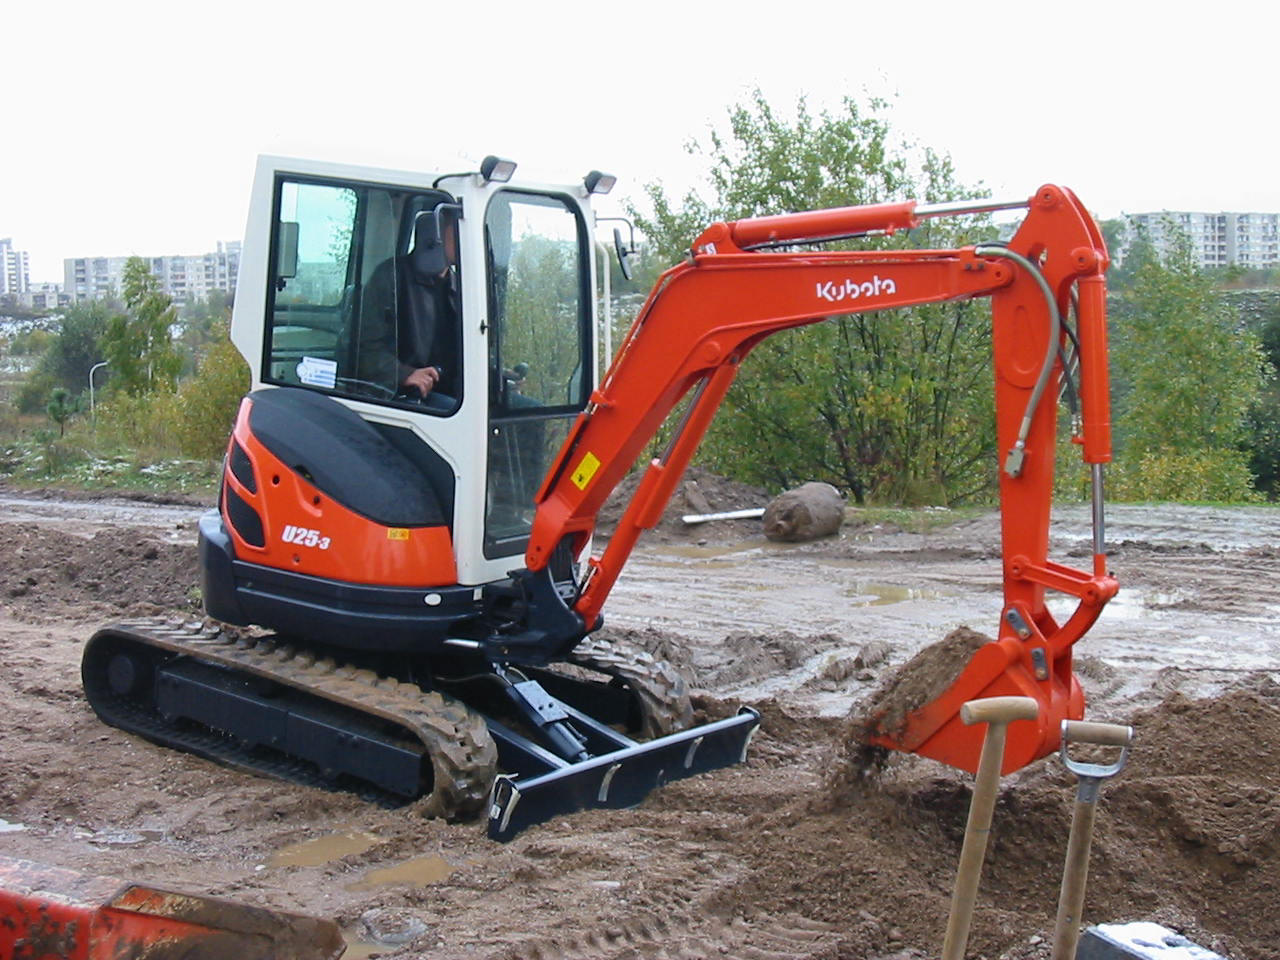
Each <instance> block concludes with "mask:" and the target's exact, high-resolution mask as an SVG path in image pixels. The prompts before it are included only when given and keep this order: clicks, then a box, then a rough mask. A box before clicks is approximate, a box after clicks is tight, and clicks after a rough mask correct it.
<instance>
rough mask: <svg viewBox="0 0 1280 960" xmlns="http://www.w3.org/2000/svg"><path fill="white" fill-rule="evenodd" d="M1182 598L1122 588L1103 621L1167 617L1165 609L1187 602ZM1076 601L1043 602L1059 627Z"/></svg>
mask: <svg viewBox="0 0 1280 960" xmlns="http://www.w3.org/2000/svg"><path fill="white" fill-rule="evenodd" d="M1186 599H1187V597H1186V595H1185V594H1183V593H1180V592H1178V591H1168V592H1164V591H1156V592H1153V593H1141V592H1139V591H1137V590H1134V589H1133V588H1131V587H1130V588H1125V589H1123V590H1121V591H1120V592H1119V593H1117V594H1116V595H1115V596H1114V597H1112V598H1111V599H1110V600H1108V601H1107V605H1106V606H1105V607H1103V608H1102V619H1103V621H1107V622H1114V621H1117V620H1124V621H1129V620H1146V619H1150V618H1153V617H1155V618H1159V617H1167V616H1168V614H1167V613H1166V612H1165V611H1166V610H1167V608H1169V607H1173V606H1176V605H1177V604H1179V603H1182V602H1183V601H1184V600H1186ZM1077 603H1078V601H1076V600H1072V599H1070V598H1064V597H1061V596H1057V597H1050V598H1046V600H1045V605H1046V606H1047V607H1048V608H1049V612H1050V613H1052V614H1053V615H1054V616H1055V617H1056V618H1057V619H1058V622H1059V623H1062V622H1063V621H1064V620H1065V619H1066V618H1067V617H1069V616H1071V614H1073V613H1074V612H1075V609H1076V606H1077Z"/></svg>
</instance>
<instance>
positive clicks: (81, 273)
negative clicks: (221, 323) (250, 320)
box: [62, 240, 240, 303]
mask: <svg viewBox="0 0 1280 960" xmlns="http://www.w3.org/2000/svg"><path fill="white" fill-rule="evenodd" d="M129 259H130V258H129V257H77V258H71V259H67V260H63V261H62V267H63V283H62V288H63V291H64V292H65V293H66V294H67V296H69V297H70V298H71V300H72V301H73V302H75V303H79V302H80V301H82V300H99V299H107V298H112V297H119V296H120V292H121V278H122V277H123V276H124V266H125V264H126V263H128V262H129ZM142 259H143V260H145V261H146V263H147V266H148V267H150V268H151V272H152V274H154V275H155V277H156V278H157V279H158V280H159V281H160V286H161V289H162V290H163V291H164V292H165V294H166V295H168V296H169V297H170V298H171V299H172V300H173V301H174V302H175V303H187V302H188V301H191V300H204V299H207V298H208V296H209V294H210V293H212V292H214V291H215V290H218V291H222V292H223V293H229V294H233V293H235V290H236V274H237V272H238V271H239V269H240V241H239V240H232V241H228V242H226V243H221V242H220V243H219V244H218V248H217V250H215V251H213V252H212V253H200V254H194V255H190V256H183V255H172V256H167V257H143V258H142Z"/></svg>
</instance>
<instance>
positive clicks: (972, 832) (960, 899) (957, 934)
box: [942, 697, 1040, 960]
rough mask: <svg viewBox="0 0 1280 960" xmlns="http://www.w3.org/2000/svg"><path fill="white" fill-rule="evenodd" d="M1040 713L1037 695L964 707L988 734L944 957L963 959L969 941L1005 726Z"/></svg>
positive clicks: (965, 717) (963, 714) (967, 719)
mask: <svg viewBox="0 0 1280 960" xmlns="http://www.w3.org/2000/svg"><path fill="white" fill-rule="evenodd" d="M1039 714H1040V705H1039V704H1038V703H1037V702H1036V701H1035V699H1033V698H1032V697H987V698H985V699H983V700H970V701H969V702H968V703H966V704H965V705H964V706H962V707H961V708H960V719H961V720H962V721H963V722H964V723H965V724H967V725H969V726H972V725H973V724H975V723H985V724H987V733H986V737H985V738H984V739H983V742H982V756H981V758H980V759H979V761H978V772H977V775H976V776H975V777H974V781H973V798H972V799H971V800H970V801H969V820H968V822H967V823H966V824H965V827H964V844H963V845H962V846H961V848H960V865H959V867H958V868H957V870H956V885H955V890H954V892H953V893H952V895H951V915H950V916H949V917H948V918H947V933H946V937H945V939H944V940H943V943H942V960H963V958H964V950H965V946H966V945H967V944H968V942H969V925H970V923H971V922H972V920H973V908H974V905H975V904H976V903H977V900H978V881H979V879H980V878H981V876H982V861H983V859H984V858H985V857H986V855H987V838H988V836H989V834H990V833H991V819H992V816H993V814H994V813H995V806H996V792H997V790H998V788H999V786H1000V767H1001V766H1002V765H1003V761H1004V744H1005V733H1006V728H1007V727H1008V726H1009V724H1010V723H1012V722H1013V721H1014V720H1034V719H1035V718H1036V717H1037V716H1039Z"/></svg>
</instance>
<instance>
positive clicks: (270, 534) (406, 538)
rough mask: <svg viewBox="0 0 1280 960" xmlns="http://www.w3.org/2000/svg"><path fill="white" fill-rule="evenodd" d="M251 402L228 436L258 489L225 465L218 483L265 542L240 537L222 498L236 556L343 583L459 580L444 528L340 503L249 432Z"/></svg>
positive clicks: (414, 584)
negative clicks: (252, 513) (257, 522)
mask: <svg viewBox="0 0 1280 960" xmlns="http://www.w3.org/2000/svg"><path fill="white" fill-rule="evenodd" d="M252 403H253V401H252V399H250V398H247V397H246V398H245V400H244V401H242V403H241V405H240V413H239V415H238V416H237V418H236V425H235V429H234V431H233V432H232V438H233V440H234V442H237V443H239V444H240V447H241V449H243V450H244V452H245V454H246V456H247V457H248V459H249V463H250V464H251V466H252V468H253V474H254V480H255V483H256V486H257V492H252V491H250V490H249V489H248V487H246V486H245V485H244V484H242V483H241V482H240V481H239V480H238V479H237V478H236V476H235V474H234V473H232V471H230V470H227V471H224V482H225V483H226V485H227V487H228V488H229V489H232V490H234V491H235V492H236V495H237V496H239V497H240V498H241V499H243V500H244V501H245V502H246V503H247V504H249V505H250V506H251V507H253V509H254V510H256V511H257V513H258V517H259V518H260V519H261V521H262V528H263V533H264V536H265V543H264V545H263V546H255V545H254V544H252V543H249V542H247V541H246V540H245V539H244V538H243V536H241V533H240V531H238V530H236V528H235V525H234V524H233V523H232V522H231V519H230V517H229V516H228V514H227V505H226V502H225V495H224V502H223V503H222V504H220V508H221V510H222V517H223V523H224V524H225V525H226V527H227V530H228V531H229V533H230V535H231V539H232V542H233V543H234V545H235V551H236V556H237V557H239V558H241V559H242V560H248V561H250V562H252V563H259V564H262V565H263V566H267V567H276V568H278V569H280V570H290V571H293V572H294V573H304V574H309V575H311V576H315V577H325V578H327V579H331V580H339V581H342V582H345V583H361V584H376V585H378V586H391V587H446V586H452V585H454V584H456V583H457V582H458V572H457V565H456V563H455V562H454V556H453V541H452V538H451V537H450V535H449V528H448V527H446V526H434V527H388V526H384V525H383V524H380V523H377V522H375V521H373V520H370V519H368V518H367V517H363V516H361V515H360V514H358V513H356V512H355V511H353V510H350V509H348V508H347V507H344V506H343V505H342V504H340V503H338V502H337V501H336V500H334V499H332V498H331V497H329V496H327V495H326V494H325V493H324V492H323V491H321V490H318V489H316V487H315V486H314V485H312V484H310V483H308V482H307V481H306V480H304V479H303V478H302V477H301V476H300V475H299V474H298V473H297V472H295V471H294V470H293V469H292V468H291V467H288V466H286V465H285V464H284V463H282V462H281V461H280V459H279V458H278V457H276V456H275V455H274V454H273V453H272V452H271V451H270V450H268V449H267V448H266V447H265V446H264V445H263V444H262V443H261V442H260V441H258V439H257V438H256V437H254V436H253V432H252V430H251V429H250V427H249V408H250V406H251V405H252Z"/></svg>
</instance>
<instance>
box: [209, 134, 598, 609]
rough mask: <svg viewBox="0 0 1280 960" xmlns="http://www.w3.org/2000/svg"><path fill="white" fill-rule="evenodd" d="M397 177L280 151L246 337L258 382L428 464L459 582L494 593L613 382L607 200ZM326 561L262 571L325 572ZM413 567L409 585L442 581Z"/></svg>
mask: <svg viewBox="0 0 1280 960" xmlns="http://www.w3.org/2000/svg"><path fill="white" fill-rule="evenodd" d="M321 170H323V171H324V172H323V173H322V172H320V171H321ZM388 179H389V178H388V176H387V174H386V173H385V172H380V171H366V170H356V169H351V168H337V167H333V166H328V165H325V166H323V167H322V166H320V165H316V164H309V163H289V162H285V161H279V160H275V159H272V158H264V159H263V161H262V163H261V164H260V166H259V174H258V182H257V184H256V185H255V199H254V204H253V210H252V212H251V224H250V227H249V230H248V233H247V238H246V247H245V249H244V251H243V254H242V259H243V261H244V262H245V263H246V265H247V266H246V269H245V274H246V275H245V276H242V278H241V281H240V285H239V293H238V297H237V301H238V302H237V308H236V313H235V316H234V319H233V322H232V339H233V341H234V342H235V343H236V345H237V346H238V347H239V348H240V350H241V352H242V353H243V354H244V355H245V357H246V358H250V363H251V366H252V367H253V373H254V381H253V385H254V388H255V389H258V388H263V387H266V388H271V387H293V388H299V389H302V390H308V391H311V392H312V393H314V394H317V395H323V396H326V397H329V398H331V399H333V400H335V401H337V402H338V403H339V404H341V405H343V406H344V407H346V408H347V409H349V410H351V411H353V412H354V413H356V414H357V415H358V416H360V417H361V418H362V419H364V420H365V421H366V422H368V423H370V424H371V425H372V427H373V429H375V430H377V431H378V432H379V433H380V434H381V435H382V436H383V437H384V438H385V439H387V441H388V442H389V443H390V444H391V445H392V446H394V447H395V448H396V449H397V450H398V451H399V452H400V453H402V454H404V455H405V456H406V457H407V458H408V459H409V461H410V462H411V463H412V464H413V466H414V467H415V468H416V469H417V470H418V471H419V472H420V473H421V474H422V476H423V484H424V485H425V486H426V487H427V488H428V489H429V491H430V493H431V494H432V495H433V496H434V497H435V499H436V500H437V501H438V502H439V504H440V507H441V512H442V513H443V514H444V525H445V526H446V527H447V528H448V533H449V549H448V551H447V552H448V553H449V554H451V555H452V556H451V561H452V564H453V565H455V567H456V577H455V578H453V579H454V580H455V582H456V583H457V584H460V585H476V586H478V585H482V584H486V583H490V582H493V581H495V580H498V579H500V578H502V577H503V576H505V575H506V573H507V571H508V570H509V569H510V568H511V567H512V566H513V565H515V562H514V561H513V559H512V558H515V557H518V556H519V555H520V554H522V553H523V552H524V548H525V545H526V543H527V539H528V536H529V528H530V524H531V522H532V501H533V494H534V493H535V492H536V490H537V487H538V485H539V484H540V483H541V480H542V475H543V472H544V471H545V469H546V465H547V463H549V462H550V460H551V457H552V455H553V454H554V453H555V451H556V449H558V447H559V445H560V444H561V443H562V442H563V440H564V437H565V435H566V434H567V432H568V427H569V424H570V423H571V422H572V420H573V418H574V417H575V416H577V414H578V413H579V412H580V411H581V410H582V409H583V407H584V406H585V404H586V401H587V398H588V396H589V395H590V391H591V390H592V389H593V387H594V380H595V370H596V352H595V340H594V302H593V298H592V290H593V280H594V274H593V268H594V258H593V256H592V245H591V239H590V234H589V225H590V224H591V211H590V207H589V203H588V200H589V196H590V195H589V194H587V193H586V191H585V190H584V189H582V188H581V187H579V188H578V189H577V190H574V189H573V188H564V187H549V186H520V187H515V186H512V185H509V184H507V183H502V182H498V181H496V180H486V179H485V178H483V177H482V176H480V175H475V174H472V175H461V176H457V177H438V178H432V177H429V176H413V175H409V174H405V175H396V176H395V178H394V181H393V182H388ZM263 267H267V268H268V270H267V272H266V273H260V271H261V270H262V268H263ZM264 318H265V322H264ZM415 369H416V370H421V369H429V370H431V371H433V372H432V374H431V380H432V386H431V389H430V392H428V393H425V394H424V393H423V392H421V390H420V389H419V388H416V387H414V386H412V385H409V384H407V383H406V382H405V380H406V377H408V376H409V375H411V373H412V371H414V370H415ZM480 437H485V438H487V442H485V443H483V444H481V443H478V442H477V440H478V438H480ZM331 456H332V457H333V458H334V459H335V460H338V459H341V456H342V453H341V451H337V450H334V451H332V453H331ZM290 466H296V465H294V464H291V465H290ZM481 477H483V478H484V480H483V482H482V483H477V482H476V479H477V478H481ZM464 478H465V479H464ZM232 484H233V487H234V486H235V482H234V480H233V481H232ZM236 493H237V495H243V494H242V491H240V490H239V489H237V490H236ZM300 519H302V518H300ZM296 525H297V526H299V527H303V528H308V529H310V528H312V527H313V526H314V524H312V523H309V522H307V523H301V522H299V523H298V524H296ZM231 534H232V537H233V539H234V538H235V531H234V530H233V531H231ZM321 536H322V537H323V536H330V539H331V540H332V537H331V535H329V534H327V533H326V532H325V531H321ZM404 542H406V541H396V540H394V539H393V540H391V541H390V543H389V544H382V543H379V544H378V546H379V547H380V548H382V549H383V551H384V552H389V553H393V552H394V551H396V550H398V549H400V550H402V549H403V548H401V547H399V546H398V544H400V543H404ZM236 545H237V547H238V548H239V549H240V550H241V551H242V552H243V551H247V550H250V549H252V548H253V545H251V544H248V543H247V542H244V541H239V542H237V544H236ZM335 546H336V545H335ZM316 559H317V558H316V556H315V555H314V552H313V553H310V554H308V553H305V552H299V551H292V552H287V553H285V554H281V555H280V556H279V557H270V558H267V557H264V558H263V562H264V563H265V564H266V565H268V566H273V567H275V568H277V569H282V570H288V571H290V572H295V573H299V574H310V573H314V572H317V571H318V570H319V569H320V568H319V567H317V565H316ZM403 566H404V570H403V575H402V577H401V579H402V580H403V582H404V583H405V584H406V585H407V584H409V583H414V584H415V585H439V584H425V583H423V582H422V581H421V579H420V574H419V573H418V570H417V569H414V570H413V572H410V570H409V568H410V567H416V566H417V565H415V564H413V563H411V562H406V563H405V564H404V565H403ZM384 567H385V565H380V566H379V570H380V572H381V571H382V570H383V569H384ZM439 567H440V569H441V571H442V574H443V572H444V571H445V565H444V564H443V563H442V564H440V565H439ZM355 573H356V576H355V579H356V581H357V582H358V581H359V579H360V578H359V576H358V570H357V571H355ZM415 576H416V577H417V579H416V580H415ZM366 579H369V580H370V581H371V582H372V578H366Z"/></svg>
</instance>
